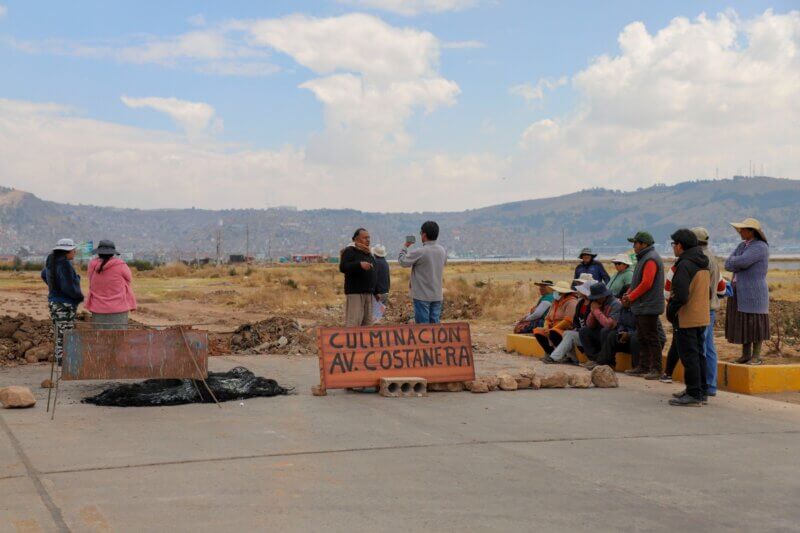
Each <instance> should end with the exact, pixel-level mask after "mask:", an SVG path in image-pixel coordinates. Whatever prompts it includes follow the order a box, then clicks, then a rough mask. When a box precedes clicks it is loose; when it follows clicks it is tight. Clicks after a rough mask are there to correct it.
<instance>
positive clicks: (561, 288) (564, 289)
mask: <svg viewBox="0 0 800 533" xmlns="http://www.w3.org/2000/svg"><path fill="white" fill-rule="evenodd" d="M553 290H554V291H556V292H560V293H562V294H568V293H570V292H575V291H573V290H572V287H570V285H569V283H567V282H566V281H559V282H557V283H556V284H555V285H553Z"/></svg>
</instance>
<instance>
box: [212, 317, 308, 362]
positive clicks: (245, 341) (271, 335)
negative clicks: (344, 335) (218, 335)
mask: <svg viewBox="0 0 800 533" xmlns="http://www.w3.org/2000/svg"><path fill="white" fill-rule="evenodd" d="M228 345H229V347H230V352H231V353H236V354H256V353H272V354H284V355H287V354H288V355H308V354H316V353H317V335H316V330H315V329H314V328H306V329H304V328H303V327H302V326H301V325H300V324H299V323H298V322H297V320H295V319H293V318H289V317H284V316H274V317H270V318H268V319H266V320H261V321H260V322H255V323H247V324H242V325H241V326H239V327H238V328H236V331H235V332H234V333H233V335H231V337H230V341H229V344H228ZM214 347H215V343H214V342H212V353H214Z"/></svg>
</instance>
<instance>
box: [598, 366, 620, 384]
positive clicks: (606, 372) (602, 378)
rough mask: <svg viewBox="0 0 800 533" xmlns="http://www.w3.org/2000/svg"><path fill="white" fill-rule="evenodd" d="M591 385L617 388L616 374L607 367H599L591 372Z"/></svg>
mask: <svg viewBox="0 0 800 533" xmlns="http://www.w3.org/2000/svg"><path fill="white" fill-rule="evenodd" d="M592 383H594V386H595V387H601V388H613V387H619V381H618V380H617V374H616V373H615V372H614V370H613V369H612V368H611V367H610V366H608V365H600V366H596V367H594V369H593V370H592Z"/></svg>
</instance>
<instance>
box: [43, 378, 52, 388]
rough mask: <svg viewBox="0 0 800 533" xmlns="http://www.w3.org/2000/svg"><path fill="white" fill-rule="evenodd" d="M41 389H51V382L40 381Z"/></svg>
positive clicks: (47, 380)
mask: <svg viewBox="0 0 800 533" xmlns="http://www.w3.org/2000/svg"><path fill="white" fill-rule="evenodd" d="M42 388H43V389H52V388H53V382H52V381H51V380H49V379H45V380H44V381H42Z"/></svg>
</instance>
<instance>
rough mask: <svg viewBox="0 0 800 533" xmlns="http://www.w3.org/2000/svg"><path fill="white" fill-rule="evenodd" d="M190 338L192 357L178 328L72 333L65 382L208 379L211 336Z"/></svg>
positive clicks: (200, 334)
mask: <svg viewBox="0 0 800 533" xmlns="http://www.w3.org/2000/svg"><path fill="white" fill-rule="evenodd" d="M186 338H187V340H188V342H189V345H190V346H191V349H192V352H193V353H191V354H190V353H189V350H188V349H187V347H186V344H185V343H184V340H183V337H182V335H181V331H180V329H178V328H168V329H162V330H145V329H127V330H88V329H76V330H73V331H69V332H67V334H66V335H65V336H64V366H63V368H62V374H61V378H62V379H64V380H82V379H150V378H153V379H183V378H193V379H200V378H203V379H204V378H206V377H207V376H208V333H207V332H205V331H195V330H186ZM192 356H194V358H195V360H196V361H197V365H198V366H199V367H200V371H201V372H202V375H200V376H198V372H197V367H196V366H195V364H194V362H193V361H192Z"/></svg>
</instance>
